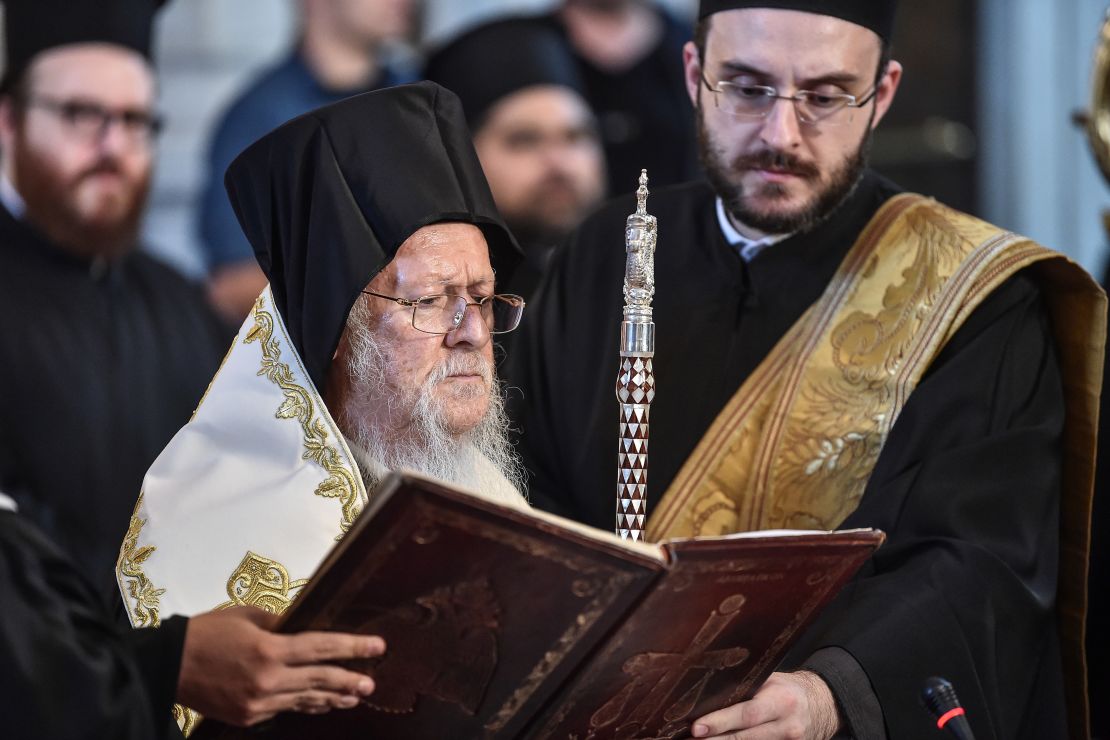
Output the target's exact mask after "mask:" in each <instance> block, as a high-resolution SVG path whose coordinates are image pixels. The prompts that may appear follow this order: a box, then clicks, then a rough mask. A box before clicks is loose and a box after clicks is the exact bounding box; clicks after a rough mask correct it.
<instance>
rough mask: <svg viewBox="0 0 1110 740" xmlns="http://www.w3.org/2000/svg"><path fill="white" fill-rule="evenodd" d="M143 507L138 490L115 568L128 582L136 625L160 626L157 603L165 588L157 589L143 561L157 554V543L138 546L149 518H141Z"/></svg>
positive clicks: (132, 615) (130, 609)
mask: <svg viewBox="0 0 1110 740" xmlns="http://www.w3.org/2000/svg"><path fill="white" fill-rule="evenodd" d="M142 506H143V494H142V493H139V500H138V501H137V502H136V503H135V512H134V513H133V514H132V515H131V522H130V524H128V527H127V534H126V535H124V538H123V546H122V547H121V548H120V551H119V559H118V560H117V561H116V570H117V571H118V572H119V574H120V575H121V576H122V577H123V579H124V580H125V581H126V582H127V595H128V596H129V597H130V602H129V603H128V604H127V608H128V611H130V612H131V621H132V623H133V624H134V626H135V627H157V626H158V625H160V624H161V623H162V620H161V619H160V618H159V617H158V602H159V600H160V599H161V597H162V594H164V593H166V589H164V588H155V587H154V584H153V583H151V581H150V578H148V577H147V575H146V574H145V573H144V572H143V563H144V562H146V560H147V559H148V558H149V557H150V556H151V555H153V554H154V550H155V548H154V546H153V545H147V546H145V547H139V546H138V544H139V534H141V533H142V531H143V525H144V524H146V519H140V518H139V516H138V512H139V509H141V508H142Z"/></svg>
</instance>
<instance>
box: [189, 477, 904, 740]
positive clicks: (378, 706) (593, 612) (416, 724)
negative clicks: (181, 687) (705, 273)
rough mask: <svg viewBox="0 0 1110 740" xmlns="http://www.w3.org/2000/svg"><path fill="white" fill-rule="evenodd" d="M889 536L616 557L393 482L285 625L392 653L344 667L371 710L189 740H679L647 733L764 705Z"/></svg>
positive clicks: (497, 512) (539, 518)
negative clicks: (356, 635)
mask: <svg viewBox="0 0 1110 740" xmlns="http://www.w3.org/2000/svg"><path fill="white" fill-rule="evenodd" d="M881 537H882V535H881V534H880V533H872V532H866V533H859V532H857V533H836V534H824V533H819V534H811V535H805V536H798V537H779V538H773V540H772V541H770V542H768V541H767V540H766V539H751V538H714V539H710V540H686V541H676V542H673V543H670V544H667V545H664V546H663V547H655V546H643V545H640V546H638V547H627V546H625V545H623V544H621V543H619V542H617V541H616V539H615V538H609V537H608V536H607V535H606V534H605V533H599V532H597V531H596V530H593V531H592V532H591V531H589V530H587V529H586V528H584V527H582V526H581V525H576V524H573V523H570V522H566V521H565V520H559V519H558V518H557V517H552V516H550V515H538V514H536V515H534V514H532V513H531V512H526V511H518V510H515V509H511V508H508V507H503V506H499V505H497V504H493V503H490V502H488V501H485V500H482V499H478V498H476V497H475V496H473V495H471V494H467V493H463V492H459V491H456V490H453V489H451V488H449V487H447V486H444V485H442V484H439V483H435V482H432V481H428V480H424V479H421V478H417V477H410V476H398V477H395V478H392V479H391V480H389V481H387V482H386V484H384V485H383V486H382V487H380V488H379V489H378V491H376V492H375V494H374V496H373V497H372V500H371V503H370V504H369V505H368V506H367V509H366V511H365V512H364V513H363V515H362V517H361V518H360V519H359V521H358V522H357V523H356V524H355V526H354V527H353V528H352V530H351V532H350V533H349V534H348V535H347V536H346V537H345V538H344V539H343V541H342V542H341V543H340V544H339V545H338V546H337V547H336V548H335V549H334V551H333V552H332V553H331V554H330V555H329V556H328V557H327V558H326V559H325V560H324V562H323V563H322V565H321V566H320V568H319V570H318V571H317V573H316V574H315V575H314V576H313V578H312V579H311V581H310V583H309V585H308V586H307V587H306V588H305V590H304V591H303V592H302V593H301V595H300V596H299V597H298V599H297V600H296V602H294V604H293V605H292V606H291V607H290V609H289V611H288V612H287V613H286V618H285V620H284V621H283V623H282V630H283V631H289V632H293V631H300V630H304V629H328V630H340V631H347V632H360V633H367V634H377V635H381V636H382V637H384V638H385V641H386V645H387V653H386V655H385V656H383V657H381V658H377V659H373V660H369V661H361V662H359V663H357V664H352V666H353V667H357V668H359V669H361V670H365V671H366V672H368V673H370V674H371V675H372V676H374V678H375V682H376V684H377V689H376V690H375V692H374V694H373V695H371V696H370V697H368V698H367V700H366V701H365V703H364V704H363V705H360V706H358V707H356V708H354V709H350V710H336V711H332V712H331V713H329V714H326V715H312V716H310V715H298V714H292V713H290V714H282V715H279V716H278V717H275V718H274V719H273V720H271V721H270V722H268V723H266V724H265V725H264V726H262V727H259V728H252V729H250V730H240V729H236V728H232V727H228V726H226V725H222V724H220V723H218V722H209V721H204V722H202V723H201V725H200V727H199V728H198V729H197V731H196V732H195V733H194V735H193V737H194V738H199V739H201V740H203V739H204V738H239V737H243V738H246V737H252V738H253V737H263V738H305V737H327V738H329V740H340V739H341V738H368V737H373V738H378V737H388V738H405V739H406V740H420V739H421V738H428V739H429V740H431V739H435V740H450V739H452V738H460V739H462V738H489V739H491V740H494V739H496V740H502V739H505V740H508V739H509V738H524V737H550V738H555V737H558V738H567V737H575V736H577V737H578V738H580V739H584V738H586V737H596V738H603V737H671V736H678V735H668V734H651V733H658V732H659V731H662V730H668V728H677V727H678V726H679V725H680V724H682V721H683V720H684V719H686V718H687V717H689V718H693V717H694V716H697V715H693V714H691V712H692V711H694V710H695V709H696V710H698V711H702V710H703V709H705V711H708V709H713V708H717V706H718V705H720V706H723V705H724V701H725V700H726V699H731V698H732V697H733V696H739V695H741V694H743V693H744V692H745V691H750V690H752V689H754V687H756V686H758V683H759V682H760V681H762V679H763V678H764V677H765V676H766V675H767V674H768V673H770V671H771V670H773V668H774V665H775V664H776V663H777V662H778V660H779V659H780V658H781V656H782V653H783V652H785V650H786V648H787V646H788V645H789V644H790V643H791V639H792V638H793V636H794V635H795V634H797V632H798V631H799V630H800V629H802V628H803V627H804V625H805V624H806V623H807V622H808V620H809V619H810V618H811V617H812V616H813V615H814V614H815V613H816V610H817V609H819V608H820V606H821V605H823V604H824V603H826V602H827V601H828V600H829V599H831V598H832V596H833V595H834V594H835V593H836V591H837V590H838V589H839V587H840V585H841V584H842V583H843V582H844V580H846V579H847V578H848V577H850V575H851V573H853V572H854V571H855V569H856V568H857V567H858V566H859V564H861V563H862V562H863V560H865V559H866V557H867V556H868V555H869V554H870V552H871V551H872V550H873V549H874V547H875V546H877V544H878V542H879V541H881ZM647 705H652V706H651V707H650V708H649V709H647V710H645V709H642V707H645V706H647ZM682 726H683V728H688V726H689V724H688V721H687V722H686V724H685V725H682ZM621 728H623V730H622V729H621ZM618 730H621V732H622V733H624V734H618ZM627 732H631V733H632V734H627Z"/></svg>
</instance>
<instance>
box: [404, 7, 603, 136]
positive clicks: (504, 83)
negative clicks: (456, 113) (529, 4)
mask: <svg viewBox="0 0 1110 740" xmlns="http://www.w3.org/2000/svg"><path fill="white" fill-rule="evenodd" d="M424 76H425V77H427V78H428V79H429V80H432V81H433V82H437V83H439V84H440V85H443V86H444V87H446V88H447V89H448V90H451V91H452V92H454V93H455V94H456V95H458V96H459V98H460V99H461V100H462V104H463V111H464V112H465V113H466V120H467V122H468V123H469V124H470V126H471V128H477V127H478V126H480V125H481V121H482V118H483V117H484V116H485V114H486V113H487V112H488V111H489V109H490V108H492V107H493V105H494V104H495V103H497V101H499V100H501V99H502V98H504V97H505V96H507V95H511V94H512V93H515V92H517V91H518V90H522V89H524V88H526V87H532V86H534V85H561V86H563V87H568V88H570V89H571V90H574V91H575V92H577V93H579V94H581V93H582V91H583V86H582V80H581V79H580V77H579V75H578V67H577V64H576V62H575V60H574V56H573V54H572V53H571V51H570V48H569V47H568V46H567V43H566V40H565V39H564V38H563V37H562V36H561V35H560V33H559V31H558V29H557V28H555V26H553V25H552V24H551V23H550V22H547V21H545V20H544V19H542V18H529V17H524V16H522V17H514V18H504V19H501V20H496V21H493V22H490V23H485V24H482V25H480V26H478V27H476V28H472V29H470V30H468V31H466V32H465V33H463V34H461V35H459V36H458V37H456V38H455V39H453V40H452V41H450V42H449V43H447V44H446V45H444V46H443V47H441V48H439V49H438V50H436V51H435V52H434V53H433V54H432V55H431V57H429V59H428V63H427V65H426V67H425V70H424Z"/></svg>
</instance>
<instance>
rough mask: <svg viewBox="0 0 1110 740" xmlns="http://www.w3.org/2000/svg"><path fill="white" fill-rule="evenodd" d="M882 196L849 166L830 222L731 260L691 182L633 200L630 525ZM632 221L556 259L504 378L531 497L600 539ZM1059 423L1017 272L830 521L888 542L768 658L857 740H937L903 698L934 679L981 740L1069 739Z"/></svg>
mask: <svg viewBox="0 0 1110 740" xmlns="http://www.w3.org/2000/svg"><path fill="white" fill-rule="evenodd" d="M896 192H897V188H896V187H895V186H893V185H892V184H891V183H889V182H886V181H884V180H882V179H881V178H879V177H877V176H876V175H874V174H872V173H868V174H867V175H866V176H865V178H864V180H863V182H862V183H861V184H860V186H859V188H858V189H857V190H856V191H855V193H854V195H853V196H852V197H851V198H850V199H849V200H848V201H847V202H846V203H845V204H844V205H843V206H841V209H840V210H839V211H838V212H837V213H836V214H835V215H834V217H833V218H832V219H830V220H829V221H827V222H825V223H824V224H822V225H820V226H819V227H818V228H816V229H815V230H814V231H812V232H810V233H808V234H804V235H798V236H794V237H791V238H789V239H786V240H784V241H782V242H779V243H778V244H775V245H773V246H771V247H768V248H766V249H765V250H764V251H763V252H761V253H760V254H759V255H758V256H756V257H755V258H754V259H753V260H752V261H751V262H750V263H745V262H743V261H742V260H741V259H740V257H739V255H738V254H737V252H736V249H735V248H732V247H730V246H729V245H728V244H727V243H726V242H725V240H724V237H723V235H722V234H721V230H720V227H719V223H718V220H717V216H716V213H715V210H714V197H713V195H712V192H711V191H710V189H709V187H708V186H707V185H705V184H701V183H695V184H690V185H684V186H679V187H676V188H671V189H667V190H663V191H661V192H658V193H653V194H652V196H651V198H650V199H649V201H648V211H649V212H650V213H652V214H654V215H655V216H657V217H658V220H659V240H658V246H657V248H656V253H655V276H656V293H655V300H654V320H655V324H656V337H657V339H656V354H655V360H654V368H655V379H656V388H657V392H656V396H655V400H654V401H653V403H652V408H651V451H650V455H651V457H650V468H649V482H648V500H649V513H650V511H651V510H652V509H651V506H652V505H654V504H655V503H656V502H657V501H658V500H659V497H660V496H661V495H662V493H663V492H664V491H665V490H666V488H667V486H668V485H669V483H670V482H671V480H672V479H673V478H674V476H675V475H676V474H677V473H678V470H679V468H680V467H681V465H682V463H683V462H684V461H685V460H686V458H687V457H688V456H689V454H690V453H691V451H692V450H693V449H694V447H695V446H696V445H697V443H698V441H699V440H700V439H701V437H702V435H703V434H704V432H705V431H706V429H707V428H708V426H709V425H710V423H711V422H712V421H713V419H714V418H715V416H716V414H717V413H718V412H719V411H720V409H721V408H722V407H723V406H724V405H725V404H726V403H727V402H728V400H729V398H730V397H731V396H732V395H733V394H734V393H735V392H736V390H737V389H738V388H739V386H740V384H741V383H742V382H743V381H744V379H745V378H747V377H748V375H749V374H750V373H751V372H752V371H753V370H754V369H755V368H756V367H757V366H758V364H759V363H760V362H761V361H762V360H763V358H764V357H766V355H767V354H768V353H769V352H770V350H771V348H772V347H773V346H774V344H775V343H776V342H777V341H778V339H779V338H780V337H781V336H782V335H783V334H784V333H785V332H786V331H787V329H788V328H789V327H790V326H791V325H792V324H793V323H794V322H795V321H796V320H797V319H798V318H799V317H800V316H801V315H802V313H803V312H804V311H805V309H806V308H807V307H808V306H809V305H810V304H811V303H813V302H814V301H815V300H817V298H818V297H819V296H820V294H821V292H822V291H823V290H824V289H825V287H826V285H827V284H828V282H829V280H830V279H831V277H832V275H833V273H834V272H835V270H836V268H837V266H838V265H839V263H840V261H841V259H842V258H843V257H844V255H845V254H846V253H847V251H848V249H849V248H850V247H851V246H852V244H853V243H854V242H855V240H856V238H857V237H858V235H859V233H860V231H861V230H862V229H863V227H864V226H865V225H866V223H867V222H868V220H869V219H870V218H871V216H872V215H873V214H874V213H875V212H876V210H877V209H878V208H879V207H880V206H881V205H882V203H883V202H885V201H886V200H887V199H888V198H889V197H890V196H891V195H893V194H894V193H896ZM634 210H635V201H634V199H633V198H631V197H626V198H623V199H619V200H617V201H615V202H614V203H613V204H611V205H609V206H608V207H606V208H604V209H602V210H601V211H600V212H599V213H598V214H596V215H595V216H594V217H592V218H591V219H590V220H588V221H587V222H586V224H584V225H583V227H582V228H581V230H580V231H579V233H578V234H577V235H576V236H575V237H574V238H572V239H571V240H570V241H569V242H568V243H567V245H565V247H564V248H563V249H561V250H560V251H559V252H557V253H556V255H555V257H554V260H553V263H552V266H551V269H550V271H549V273H548V275H547V277H546V278H545V282H544V283H543V284H542V286H541V288H540V291H539V295H538V296H537V299H536V300H535V301H533V302H532V304H531V305H529V307H528V310H527V315H526V316H525V320H524V321H525V323H524V324H523V325H522V327H521V330H520V331H521V336H519V337H517V338H516V339H515V344H514V345H513V355H512V356H511V357H510V362H509V367H508V375H509V378H508V379H509V385H510V386H517V387H519V388H520V389H521V390H520V392H513V391H511V392H510V404H511V412H512V414H513V417H514V420H515V421H516V423H517V425H518V426H519V427H520V428H521V429H522V430H523V433H522V435H521V450H522V453H523V454H524V457H525V464H526V465H527V467H528V469H529V473H530V476H531V490H530V492H531V495H532V498H533V501H534V502H535V503H536V504H537V505H538V506H540V507H542V508H547V509H550V510H552V511H555V512H557V513H561V514H564V515H567V516H571V517H573V518H576V519H579V520H581V521H585V522H588V523H589V524H592V525H594V526H597V527H602V528H606V529H612V527H613V524H614V518H615V506H616V471H617V466H616V463H617V459H616V458H617V456H616V452H617V422H618V407H617V401H616V399H615V396H614V385H615V382H616V375H617V367H618V364H619V357H618V349H619V338H620V322H621V309H622V307H623V296H622V295H621V286H622V284H623V276H624V264H625V253H624V248H623V243H624V221H625V218H626V216H627V215H628V214H629V213H631V212H633V211H634ZM1063 420H1064V403H1063V390H1062V386H1061V379H1060V370H1059V366H1058V363H1057V359H1056V355H1055V348H1054V344H1053V340H1052V337H1051V330H1050V328H1049V325H1048V319H1047V315H1046V313H1045V309H1044V307H1043V306H1042V302H1041V297H1040V292H1039V288H1038V287H1037V285H1036V283H1035V282H1034V281H1033V279H1032V278H1031V277H1029V276H1027V275H1025V274H1023V273H1018V274H1017V275H1015V276H1014V277H1012V278H1011V279H1010V280H1008V281H1007V282H1006V283H1004V284H1003V285H1001V286H1000V287H999V288H998V289H997V290H995V292H994V293H993V294H992V295H991V296H989V297H988V298H987V299H986V300H985V301H984V302H983V303H982V304H981V305H980V306H979V307H978V308H977V309H976V311H975V312H974V313H973V314H972V315H971V316H970V317H969V318H968V320H967V321H966V322H965V323H964V325H963V326H962V327H961V328H960V329H959V330H958V331H957V332H956V333H955V334H954V336H953V337H952V338H951V340H950V341H949V342H948V344H947V345H946V346H945V348H944V349H943V350H942V352H941V353H940V355H939V356H938V357H937V359H936V360H935V361H934V363H933V364H932V366H931V367H930V368H929V370H928V371H927V373H926V374H925V376H924V377H923V379H922V381H921V383H920V384H919V385H918V387H917V389H916V390H915V391H914V393H913V394H912V395H911V397H910V398H909V400H908V402H907V404H906V405H905V407H904V409H903V411H902V413H901V415H900V416H899V418H898V421H897V422H896V424H895V426H894V428H893V429H892V430H891V433H890V435H889V437H888V439H887V441H886V445H885V446H884V448H883V451H882V453H881V455H880V457H879V460H878V462H877V464H876V467H875V470H874V471H873V473H872V476H871V478H870V480H869V483H868V486H867V488H866V491H865V492H864V495H863V497H862V499H861V502H860V505H859V508H858V509H857V510H856V511H855V512H854V513H853V514H851V515H850V516H849V517H848V518H847V519H846V520H845V521H844V522H843V524H842V525H841V526H842V527H878V528H880V529H882V530H884V531H886V533H887V535H888V541H887V543H886V544H885V545H884V546H883V547H882V548H880V549H879V551H878V552H877V554H876V555H875V557H874V558H873V559H872V560H871V561H870V562H869V563H868V564H867V565H865V566H864V569H863V570H862V571H861V573H860V575H859V576H858V577H857V578H856V579H855V581H853V583H852V584H851V585H850V586H849V587H848V588H847V589H846V590H845V592H844V593H843V594H842V595H841V596H840V597H839V598H838V599H837V600H836V601H835V602H834V604H833V605H832V606H831V607H830V608H829V609H828V610H827V611H826V612H825V613H824V614H822V616H821V617H820V618H819V619H818V621H817V622H816V623H815V625H814V626H813V627H812V628H811V629H810V630H808V631H807V633H806V635H805V636H804V637H803V639H802V641H801V644H799V645H798V646H797V649H795V650H794V651H793V653H792V654H791V656H789V657H788V658H787V661H786V663H785V664H784V668H790V667H796V666H799V665H803V664H805V665H807V666H809V667H811V668H814V669H815V670H817V671H818V672H819V673H821V675H822V676H823V677H824V678H825V679H826V681H828V682H829V683H830V685H832V686H833V688H834V691H835V692H836V693H837V695H838V698H839V699H840V700H841V701H842V702H843V703H844V705H845V706H844V709H845V712H846V714H847V718H848V720H849V722H850V723H851V725H852V728H853V730H854V731H855V733H856V735H857V736H858V737H860V738H869V737H883V732H884V726H885V732H886V734H887V736H889V737H891V738H898V739H899V740H902V739H903V738H917V737H920V738H930V737H935V736H936V731H937V730H936V727H935V724H934V723H933V722H931V721H930V719H929V717H928V715H926V714H925V712H924V710H923V709H922V708H921V707H920V705H919V703H918V695H919V692H920V689H921V687H922V685H923V683H924V681H925V680H926V678H928V677H929V676H932V675H939V676H944V677H946V678H948V679H949V680H950V681H952V682H953V683H954V685H955V686H956V689H957V691H958V692H959V694H960V697H961V699H962V700H963V703H964V705H965V706H966V707H967V709H968V714H969V717H970V721H971V725H972V727H973V729H974V731H975V733H976V736H977V737H978V738H980V740H982V739H983V738H1014V737H1029V738H1034V737H1035V738H1045V737H1065V736H1066V728H1065V725H1064V703H1063V702H1064V700H1063V689H1062V685H1061V679H1060V674H1061V668H1060V656H1059V647H1058V644H1057V643H1058V641H1057V637H1056V633H1055V618H1054V594H1055V589H1056V572H1057V550H1058V542H1059V534H1058V521H1059V519H1058V510H1059V497H1060V468H1061V453H1060V440H1061V431H1062V428H1063ZM853 659H854V660H853ZM861 667H862V671H860V668H861ZM876 698H877V699H878V702H879V704H880V705H881V708H882V709H881V713H879V711H878V710H877V708H876V707H875V704H874V702H875V699H876Z"/></svg>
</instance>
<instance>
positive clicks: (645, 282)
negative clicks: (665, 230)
mask: <svg viewBox="0 0 1110 740" xmlns="http://www.w3.org/2000/svg"><path fill="white" fill-rule="evenodd" d="M647 184H648V176H647V170H640V187H639V188H637V190H636V212H635V213H633V214H630V215H629V217H628V219H627V220H626V221H625V227H624V249H625V252H626V253H627V259H626V262H625V266H624V321H623V322H622V323H621V355H622V356H624V357H636V356H649V357H650V356H651V355H652V354H653V353H654V352H655V324H654V323H652V320H651V299H652V298H653V297H654V296H655V243H656V240H657V239H658V224H657V222H656V220H655V216H652V215H649V214H648V212H647V198H648V187H647Z"/></svg>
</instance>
